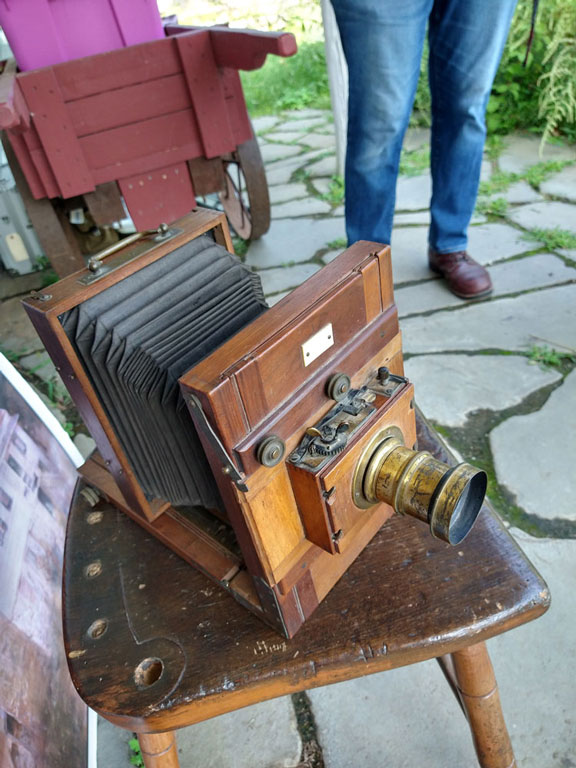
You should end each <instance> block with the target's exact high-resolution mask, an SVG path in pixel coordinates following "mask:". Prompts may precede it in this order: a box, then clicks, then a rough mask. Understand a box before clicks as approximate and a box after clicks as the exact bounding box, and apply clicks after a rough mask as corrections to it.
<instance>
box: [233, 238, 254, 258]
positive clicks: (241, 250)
mask: <svg viewBox="0 0 576 768" xmlns="http://www.w3.org/2000/svg"><path fill="white" fill-rule="evenodd" d="M232 245H233V246H234V252H235V254H236V256H238V258H239V259H241V260H242V261H243V260H244V256H246V252H247V251H248V246H249V245H250V242H249V241H248V240H243V239H242V238H241V237H238V236H237V235H234V237H233V238H232Z"/></svg>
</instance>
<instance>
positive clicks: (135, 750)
mask: <svg viewBox="0 0 576 768" xmlns="http://www.w3.org/2000/svg"><path fill="white" fill-rule="evenodd" d="M128 746H129V747H130V751H131V752H132V754H131V755H130V763H131V764H132V765H135V766H136V768H144V758H143V757H142V752H141V751H140V744H139V743H138V739H130V741H129V742H128Z"/></svg>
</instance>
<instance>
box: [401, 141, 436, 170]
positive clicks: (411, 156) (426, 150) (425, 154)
mask: <svg viewBox="0 0 576 768" xmlns="http://www.w3.org/2000/svg"><path fill="white" fill-rule="evenodd" d="M429 167H430V147H422V148H421V149H415V150H413V151H412V152H405V151H403V152H402V155H401V156H400V174H401V175H403V176H419V175H420V174H421V173H422V172H423V171H426V170H428V168H429Z"/></svg>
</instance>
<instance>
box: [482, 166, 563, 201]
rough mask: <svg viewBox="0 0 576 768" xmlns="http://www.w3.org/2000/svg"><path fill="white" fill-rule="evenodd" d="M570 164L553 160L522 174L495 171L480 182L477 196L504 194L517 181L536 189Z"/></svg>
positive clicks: (532, 167) (531, 167)
mask: <svg viewBox="0 0 576 768" xmlns="http://www.w3.org/2000/svg"><path fill="white" fill-rule="evenodd" d="M571 162H572V161H570V160H566V161H561V160H553V161H550V162H545V163H536V165H532V166H530V168H528V170H526V171H524V173H508V172H506V171H496V172H495V173H493V174H492V176H490V178H489V179H488V180H487V181H481V182H480V186H479V188H478V194H479V195H480V196H481V197H487V196H488V195H497V194H498V193H499V192H506V191H507V190H508V188H509V187H510V186H511V185H512V184H514V183H516V182H517V181H526V182H527V183H528V184H530V186H532V187H534V188H535V189H538V188H539V187H540V184H542V182H543V181H546V179H548V178H550V176H552V175H553V174H554V173H558V172H559V171H561V170H562V169H563V168H565V167H566V166H567V165H570V164H571Z"/></svg>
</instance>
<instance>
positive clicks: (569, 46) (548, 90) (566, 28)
mask: <svg viewBox="0 0 576 768" xmlns="http://www.w3.org/2000/svg"><path fill="white" fill-rule="evenodd" d="M552 5H554V6H556V7H555V11H556V13H555V14H554V15H553V16H548V15H547V16H546V18H545V24H546V29H547V31H548V32H549V35H550V41H549V43H548V50H547V52H546V54H545V56H544V60H543V65H544V66H545V67H546V68H547V69H546V71H545V72H544V73H543V74H542V75H541V76H540V77H539V79H538V86H539V88H540V89H541V95H540V99H539V109H538V117H540V118H542V119H544V121H545V123H544V132H543V134H542V143H544V142H545V141H546V140H547V139H549V138H551V137H552V136H555V135H557V134H558V132H559V131H560V130H561V129H562V128H565V127H567V126H571V128H572V136H574V133H573V129H574V127H575V124H576V4H575V3H574V0H564V1H563V2H559V0H556V3H552Z"/></svg>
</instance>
